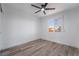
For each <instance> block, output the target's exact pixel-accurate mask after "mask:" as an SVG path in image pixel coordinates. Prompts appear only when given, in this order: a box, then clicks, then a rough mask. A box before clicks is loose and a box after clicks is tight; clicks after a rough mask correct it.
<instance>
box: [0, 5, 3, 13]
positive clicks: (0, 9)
mask: <svg viewBox="0 0 79 59" xmlns="http://www.w3.org/2000/svg"><path fill="white" fill-rule="evenodd" d="M0 11H1V12H3V10H2V6H1V4H0Z"/></svg>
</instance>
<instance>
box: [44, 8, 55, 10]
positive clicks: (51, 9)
mask: <svg viewBox="0 0 79 59" xmlns="http://www.w3.org/2000/svg"><path fill="white" fill-rule="evenodd" d="M45 10H55V8H45Z"/></svg>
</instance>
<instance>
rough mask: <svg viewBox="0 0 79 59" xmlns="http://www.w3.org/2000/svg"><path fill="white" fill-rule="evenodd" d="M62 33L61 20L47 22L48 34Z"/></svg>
mask: <svg viewBox="0 0 79 59" xmlns="http://www.w3.org/2000/svg"><path fill="white" fill-rule="evenodd" d="M61 31H63V19H61V18H59V19H51V20H48V32H61Z"/></svg>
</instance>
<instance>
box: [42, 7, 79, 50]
mask: <svg viewBox="0 0 79 59" xmlns="http://www.w3.org/2000/svg"><path fill="white" fill-rule="evenodd" d="M62 15H64V32H51V33H50V32H48V20H50V19H53V18H56V17H60V16H62ZM41 26H42V27H41V28H42V32H41V38H42V39H46V40H49V41H54V42H58V43H61V44H66V45H70V46H74V47H78V48H79V7H77V8H74V9H70V10H66V11H64V12H60V13H57V14H55V15H50V16H47V17H43V18H41Z"/></svg>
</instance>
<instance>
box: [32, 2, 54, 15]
mask: <svg viewBox="0 0 79 59" xmlns="http://www.w3.org/2000/svg"><path fill="white" fill-rule="evenodd" d="M47 5H48V3H45V4H42V5H41V7H39V6H36V5H33V4H31V6H33V7H35V8H38V9H39V10H38V11H36V12H35V13H38V12H40V11H43V13H44V15H46V12H45V11H46V10H55V8H46V7H47Z"/></svg>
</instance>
